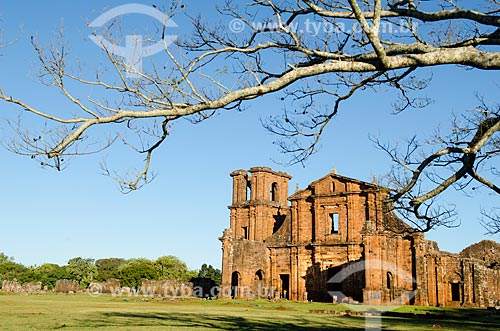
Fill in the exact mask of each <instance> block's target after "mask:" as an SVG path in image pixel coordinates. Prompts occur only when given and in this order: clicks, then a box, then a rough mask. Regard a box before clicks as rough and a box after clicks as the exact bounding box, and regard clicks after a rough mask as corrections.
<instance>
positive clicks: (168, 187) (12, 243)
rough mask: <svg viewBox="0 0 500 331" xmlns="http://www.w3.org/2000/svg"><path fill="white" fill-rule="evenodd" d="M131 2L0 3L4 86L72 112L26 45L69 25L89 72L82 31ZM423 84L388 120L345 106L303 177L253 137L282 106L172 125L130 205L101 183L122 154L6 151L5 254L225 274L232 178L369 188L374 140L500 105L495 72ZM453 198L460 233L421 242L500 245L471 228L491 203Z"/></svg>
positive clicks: (381, 158) (368, 100)
mask: <svg viewBox="0 0 500 331" xmlns="http://www.w3.org/2000/svg"><path fill="white" fill-rule="evenodd" d="M126 3H128V2H124V1H49V2H45V1H43V2H42V1H37V2H29V3H26V2H18V1H7V0H0V31H1V30H3V31H4V38H5V39H6V40H14V39H16V38H19V39H18V41H17V42H16V43H15V44H13V45H12V46H10V47H8V48H5V49H2V50H0V54H1V56H0V68H1V75H0V86H1V87H2V88H3V89H4V90H5V91H6V92H7V93H8V94H12V95H13V96H15V97H17V98H19V99H23V100H26V101H29V102H30V103H31V104H33V105H34V106H36V107H39V108H40V109H44V110H54V111H56V112H59V111H65V110H66V109H65V107H67V104H66V103H65V102H63V101H62V100H61V98H60V94H59V92H58V91H56V90H55V89H50V88H47V87H44V86H41V85H40V84H39V83H38V82H37V81H36V78H35V77H34V73H35V72H36V70H37V69H36V68H37V63H36V54H35V52H34V51H33V49H32V48H31V45H30V36H32V35H36V36H38V38H39V39H40V40H41V41H42V42H49V41H50V40H53V39H54V36H55V34H56V31H57V28H58V27H59V26H60V24H61V22H64V26H65V32H66V35H65V38H66V40H68V42H69V43H70V44H71V46H72V51H73V56H74V57H75V58H80V59H82V60H83V62H85V61H86V63H90V64H92V63H93V62H95V61H98V60H97V59H96V54H98V53H99V51H100V50H99V49H98V48H97V46H96V45H95V44H93V43H92V42H91V41H89V40H88V38H87V36H88V35H89V34H90V32H91V31H90V30H89V29H88V28H87V26H86V23H88V22H90V21H92V20H93V19H94V18H96V17H97V16H98V15H100V14H101V13H102V12H103V11H105V10H106V9H109V8H112V7H113V6H116V5H119V4H126ZM143 3H144V4H148V5H151V4H152V3H151V2H143ZM186 10H188V12H189V14H191V15H192V14H194V13H196V12H200V13H203V16H204V17H205V18H206V19H208V20H210V19H213V18H214V17H215V14H214V8H213V5H211V4H210V3H209V2H205V1H203V2H202V1H199V2H196V1H191V2H189V1H186ZM175 21H176V22H177V24H178V25H179V29H180V31H182V32H185V31H189V30H190V28H191V27H190V26H189V23H188V22H187V20H186V19H185V18H183V16H179V17H176V19H175ZM421 73H423V74H425V75H432V77H433V81H432V85H431V86H430V87H429V88H428V89H427V91H426V92H425V94H426V95H428V96H430V97H432V98H434V99H435V102H434V103H433V104H432V105H431V106H429V107H427V108H426V109H423V110H411V111H408V112H405V113H402V114H399V115H397V116H394V115H392V113H391V103H392V102H393V101H394V95H393V94H392V93H391V92H389V91H385V90H381V91H378V92H377V93H371V92H370V93H365V94H360V95H359V96H358V97H356V98H353V99H352V100H350V101H349V102H348V103H346V104H345V107H344V108H343V110H342V111H341V113H340V114H339V116H338V118H337V119H336V121H335V123H333V125H331V126H330V128H329V130H328V131H327V133H326V134H325V136H324V137H323V139H322V143H321V146H322V148H321V150H320V152H319V153H317V154H316V155H314V156H313V157H311V158H310V159H309V160H308V161H307V162H306V166H305V167H302V166H301V165H296V166H291V167H284V166H281V165H279V164H276V163H274V162H273V160H278V161H279V160H286V157H284V156H283V155H280V154H279V152H278V150H277V149H276V147H275V146H274V145H273V141H274V139H275V137H273V136H272V135H270V134H268V133H267V132H266V131H265V130H264V129H263V128H262V127H261V126H260V122H259V119H260V118H261V117H265V116H266V115H268V114H275V113H276V112H278V111H280V109H281V105H280V102H279V97H280V96H279V95H270V96H266V97H264V98H262V99H259V100H254V101H252V102H249V103H248V106H249V107H248V109H247V110H246V111H245V112H222V113H221V114H220V115H219V116H217V117H216V118H214V119H211V120H209V121H206V122H204V123H201V124H198V125H192V124H190V123H188V122H187V121H181V122H179V123H178V124H176V125H175V126H174V128H173V134H172V135H171V136H170V137H169V138H168V140H167V141H166V143H165V144H164V145H163V146H162V147H161V148H160V150H158V153H157V154H156V155H155V156H154V159H153V164H152V168H153V169H154V170H155V171H156V172H158V177H157V178H156V179H155V180H154V181H153V182H152V183H151V184H149V185H147V186H145V187H144V188H142V189H141V190H139V191H137V192H134V193H132V194H128V195H123V194H121V193H120V192H119V190H118V189H117V187H116V184H115V183H114V182H113V181H112V180H110V179H109V178H107V177H104V176H102V175H100V173H99V172H100V171H99V162H100V161H101V160H102V159H103V158H106V159H108V160H109V161H110V163H112V164H114V165H119V166H120V167H122V168H126V167H127V165H128V164H135V163H136V161H137V160H138V156H137V155H135V154H133V153H122V149H121V148H120V147H115V148H112V149H110V150H109V151H105V152H104V153H101V154H98V155H91V156H84V157H81V158H76V159H74V160H72V161H71V164H70V166H69V167H68V168H67V169H66V170H65V171H63V172H61V173H57V172H55V171H53V170H50V169H45V168H41V167H40V166H39V165H38V164H37V163H35V162H33V161H32V160H30V159H29V158H23V157H20V156H17V155H14V154H12V153H10V152H8V151H7V150H6V149H5V148H1V149H0V159H1V160H2V162H1V164H0V169H1V174H2V186H1V190H2V192H1V194H0V196H1V198H2V199H1V206H2V214H1V216H0V218H1V223H0V224H1V227H0V229H1V230H0V231H1V232H0V233H1V236H0V238H1V240H0V251H3V252H5V253H6V254H7V255H9V256H14V257H15V259H16V261H18V262H20V263H23V264H26V265H33V264H41V263H44V262H53V263H59V264H65V263H66V262H67V260H68V259H70V258H72V257H75V256H84V257H92V258H96V259H98V258H105V257H124V258H131V257H146V258H156V257H158V256H162V255H170V254H172V255H176V256H178V257H179V258H181V259H182V260H184V261H185V262H186V263H187V264H188V265H189V267H190V268H199V267H200V265H201V264H202V263H209V264H212V265H214V266H217V267H220V265H221V248H220V242H219V241H218V239H217V238H218V237H219V236H220V235H221V234H222V230H223V229H224V228H226V227H228V226H229V211H228V209H227V206H228V205H229V204H230V203H231V190H232V187H231V178H230V177H229V173H230V172H231V171H232V170H235V169H248V168H250V167H252V166H257V165H263V166H270V167H272V168H274V169H276V170H281V171H285V172H288V173H290V174H292V175H293V178H292V180H291V183H290V191H291V193H292V192H293V190H294V189H295V186H296V184H298V185H299V187H300V188H304V187H306V186H307V184H308V183H310V182H312V181H313V180H315V179H317V178H320V177H322V176H324V175H325V174H326V173H328V172H329V171H330V169H331V168H332V167H335V168H336V169H337V172H338V173H339V174H342V175H345V176H350V177H354V178H357V179H360V180H365V181H371V180H372V178H373V176H374V175H378V176H380V175H382V174H383V173H384V172H386V171H387V169H388V167H389V166H390V162H389V160H388V159H387V158H386V156H385V155H384V154H383V153H382V152H381V151H379V150H378V149H376V148H375V146H374V145H373V143H372V142H370V140H369V139H368V137H369V135H380V137H381V138H382V139H386V140H392V141H398V140H401V139H404V138H405V137H409V136H412V135H413V134H420V135H425V134H428V133H429V132H432V130H433V129H434V128H436V127H437V126H438V125H442V126H445V125H446V122H447V120H448V119H449V118H450V116H451V114H452V113H453V112H461V111H463V110H464V109H468V108H473V107H474V106H475V105H476V97H475V93H476V92H477V93H480V94H483V95H486V96H487V95H488V93H491V92H492V91H495V92H493V93H495V94H498V93H497V92H498V83H500V81H499V77H498V73H496V72H479V71H477V70H464V69H461V68H457V67H455V66H449V67H442V68H433V69H425V70H422V71H421ZM82 93H85V91H82ZM18 114H19V109H18V108H16V107H14V106H12V105H9V104H5V103H0V137H1V138H2V139H3V140H4V141H5V140H6V139H9V137H11V136H12V132H11V131H10V130H9V129H8V125H7V122H6V121H7V120H13V119H16V117H17V115H18ZM24 120H25V122H24V123H26V125H28V126H29V125H34V126H37V125H40V124H41V123H40V121H39V120H38V122H36V121H37V120H36V119H33V118H29V117H28V118H25V119H24ZM42 124H43V123H42ZM449 199H450V200H453V201H454V202H455V204H456V205H457V208H458V210H459V212H460V214H459V216H460V218H461V220H462V223H463V224H462V226H461V227H460V228H457V229H451V230H448V229H439V230H435V231H432V232H430V233H429V234H427V235H426V237H427V238H429V239H432V240H436V241H438V242H439V245H440V247H441V249H444V250H448V251H452V252H458V251H460V250H461V249H462V248H464V247H466V246H468V245H469V244H472V243H474V242H477V241H479V240H481V239H496V240H498V236H497V237H487V236H484V232H485V230H484V229H483V228H482V227H481V226H480V225H479V223H478V218H479V210H480V207H481V206H482V204H486V203H488V202H493V203H496V201H495V200H494V199H497V198H496V197H493V196H491V195H489V194H482V195H479V196H475V197H465V196H464V195H462V194H457V193H453V192H451V193H450V194H449Z"/></svg>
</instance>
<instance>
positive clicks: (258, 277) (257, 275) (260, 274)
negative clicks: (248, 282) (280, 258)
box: [255, 270, 264, 280]
mask: <svg viewBox="0 0 500 331" xmlns="http://www.w3.org/2000/svg"><path fill="white" fill-rule="evenodd" d="M263 279H264V273H263V272H262V270H257V272H256V273H255V280H263Z"/></svg>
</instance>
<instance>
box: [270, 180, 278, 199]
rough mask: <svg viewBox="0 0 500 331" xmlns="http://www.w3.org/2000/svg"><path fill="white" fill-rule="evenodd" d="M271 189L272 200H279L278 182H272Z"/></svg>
mask: <svg viewBox="0 0 500 331" xmlns="http://www.w3.org/2000/svg"><path fill="white" fill-rule="evenodd" d="M270 191H271V192H270V195H271V201H276V200H278V183H272V184H271V190H270Z"/></svg>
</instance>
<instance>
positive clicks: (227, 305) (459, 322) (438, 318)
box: [0, 294, 500, 331]
mask: <svg viewBox="0 0 500 331" xmlns="http://www.w3.org/2000/svg"><path fill="white" fill-rule="evenodd" d="M353 308H357V309H360V308H362V309H363V310H365V309H367V307H360V306H357V307H347V306H342V305H331V304H321V303H298V302H268V301H265V300H262V301H260V300H257V301H236V300H208V301H203V300H192V299H190V300H185V301H179V300H175V301H172V300H169V299H154V300H152V299H144V298H142V297H138V298H134V297H112V296H108V295H102V296H99V297H92V296H90V295H84V294H81V295H55V294H46V295H33V296H21V295H5V294H3V295H0V330H88V329H105V330H213V329H216V330H287V331H293V330H301V331H306V330H311V331H318V330H341V331H347V330H364V329H365V323H367V324H366V325H368V326H370V325H371V326H377V325H378V323H380V319H379V318H378V317H367V318H366V321H365V317H363V316H337V315H332V314H322V313H311V312H310V311H311V310H328V311H331V310H334V309H335V310H348V309H353ZM398 311H400V312H406V313H415V314H418V316H424V315H425V314H427V318H417V317H413V318H403V317H382V320H381V325H382V327H381V329H382V330H433V329H441V327H442V329H444V330H498V329H499V324H500V316H498V315H497V316H494V315H491V314H490V313H489V312H487V311H485V310H465V309H437V308H423V307H401V308H399V309H398ZM429 316H430V317H429Z"/></svg>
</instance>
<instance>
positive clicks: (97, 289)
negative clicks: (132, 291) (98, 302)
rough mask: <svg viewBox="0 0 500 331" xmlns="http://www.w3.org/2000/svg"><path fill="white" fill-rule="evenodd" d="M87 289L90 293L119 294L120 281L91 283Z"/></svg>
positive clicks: (109, 280)
mask: <svg viewBox="0 0 500 331" xmlns="http://www.w3.org/2000/svg"><path fill="white" fill-rule="evenodd" d="M88 289H89V291H91V293H111V294H118V293H121V287H120V280H119V279H115V278H110V279H108V280H107V281H105V282H92V283H90V284H89V286H88Z"/></svg>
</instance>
